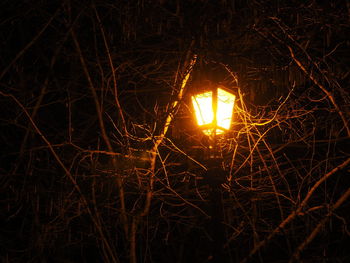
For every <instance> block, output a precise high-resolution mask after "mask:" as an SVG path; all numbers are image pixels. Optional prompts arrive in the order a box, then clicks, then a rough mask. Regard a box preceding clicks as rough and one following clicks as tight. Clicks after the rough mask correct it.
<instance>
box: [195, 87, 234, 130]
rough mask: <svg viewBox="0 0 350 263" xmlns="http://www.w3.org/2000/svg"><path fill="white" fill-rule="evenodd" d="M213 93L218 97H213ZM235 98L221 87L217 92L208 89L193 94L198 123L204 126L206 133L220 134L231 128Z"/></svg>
mask: <svg viewBox="0 0 350 263" xmlns="http://www.w3.org/2000/svg"><path fill="white" fill-rule="evenodd" d="M213 94H216V95H217V97H216V98H213ZM235 98H236V96H235V95H233V94H231V93H229V92H227V91H225V90H223V89H221V88H218V89H217V93H216V92H213V91H208V92H204V93H201V94H197V95H195V96H192V104H193V107H194V110H195V114H196V119H197V124H198V125H199V126H200V127H202V128H203V133H204V134H206V135H208V136H211V135H214V134H216V135H219V134H222V133H224V132H225V131H226V130H228V129H230V126H231V120H232V113H233V107H234V102H235ZM215 110H216V112H214V111H215ZM215 114H216V118H214V117H215Z"/></svg>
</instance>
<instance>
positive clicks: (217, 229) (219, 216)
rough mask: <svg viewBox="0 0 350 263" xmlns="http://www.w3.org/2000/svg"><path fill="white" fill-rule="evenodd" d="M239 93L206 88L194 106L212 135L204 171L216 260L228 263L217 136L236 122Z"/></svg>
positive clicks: (194, 98) (206, 131) (201, 123)
mask: <svg viewBox="0 0 350 263" xmlns="http://www.w3.org/2000/svg"><path fill="white" fill-rule="evenodd" d="M235 99H236V96H235V95H234V94H232V93H231V92H229V91H228V90H227V89H226V88H225V87H224V86H222V85H216V86H215V85H210V86H207V87H204V90H203V92H201V93H198V94H195V95H193V96H192V105H193V109H194V112H195V115H196V120H197V124H198V126H199V127H200V128H201V130H202V131H203V133H204V134H205V135H207V136H208V137H209V159H207V160H206V161H207V164H208V169H207V171H206V172H205V173H204V174H203V177H204V180H205V182H206V183H207V184H208V185H209V186H210V193H209V199H210V203H211V209H210V215H211V221H210V227H209V229H208V232H209V233H210V235H211V237H212V239H213V244H212V246H211V253H212V256H213V262H225V259H224V258H225V257H224V244H225V231H224V225H223V224H222V222H223V221H224V212H223V209H224V208H223V202H222V192H221V189H220V186H221V184H222V183H223V182H224V181H225V174H226V173H225V171H224V170H223V169H222V166H221V165H220V163H221V161H222V158H221V157H220V155H219V152H218V151H217V149H216V137H217V135H221V134H223V133H225V132H227V131H228V130H229V129H230V127H231V123H232V115H233V108H234V104H235Z"/></svg>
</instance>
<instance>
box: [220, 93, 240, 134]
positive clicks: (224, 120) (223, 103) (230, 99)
mask: <svg viewBox="0 0 350 263" xmlns="http://www.w3.org/2000/svg"><path fill="white" fill-rule="evenodd" d="M235 98H236V96H235V95H233V94H231V93H229V92H227V91H225V90H223V89H220V88H219V89H218V102H217V113H216V120H217V126H219V127H221V128H224V129H226V130H228V129H230V126H231V120H232V113H233V106H234V104H235Z"/></svg>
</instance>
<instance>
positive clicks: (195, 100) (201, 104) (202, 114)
mask: <svg viewBox="0 0 350 263" xmlns="http://www.w3.org/2000/svg"><path fill="white" fill-rule="evenodd" d="M192 104H193V107H194V110H195V113H196V118H197V123H198V125H199V126H202V125H208V124H211V123H212V122H213V120H214V114H213V92H212V91H208V92H204V93H201V94H197V95H195V96H192Z"/></svg>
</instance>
